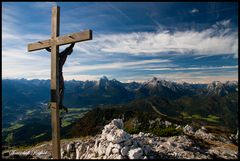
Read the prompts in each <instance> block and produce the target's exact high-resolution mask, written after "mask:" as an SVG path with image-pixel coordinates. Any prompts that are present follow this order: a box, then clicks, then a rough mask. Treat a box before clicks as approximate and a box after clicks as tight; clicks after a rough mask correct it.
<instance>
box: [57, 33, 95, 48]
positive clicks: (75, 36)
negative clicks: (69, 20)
mask: <svg viewBox="0 0 240 161" xmlns="http://www.w3.org/2000/svg"><path fill="white" fill-rule="evenodd" d="M87 40H92V30H85V31H82V32H76V33H72V34H69V35H65V36H60V37H58V38H57V45H66V44H70V43H73V42H75V43H76V42H81V41H87Z"/></svg>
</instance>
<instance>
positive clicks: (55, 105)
mask: <svg viewBox="0 0 240 161" xmlns="http://www.w3.org/2000/svg"><path fill="white" fill-rule="evenodd" d="M59 17H60V8H59V7H58V6H57V7H53V8H52V41H51V109H52V111H51V112H52V113H51V115H52V120H51V122H52V148H53V149H52V152H53V158H54V159H61V155H60V122H59V62H58V54H59V46H58V45H57V44H56V40H57V37H58V36H59V24H60V22H59Z"/></svg>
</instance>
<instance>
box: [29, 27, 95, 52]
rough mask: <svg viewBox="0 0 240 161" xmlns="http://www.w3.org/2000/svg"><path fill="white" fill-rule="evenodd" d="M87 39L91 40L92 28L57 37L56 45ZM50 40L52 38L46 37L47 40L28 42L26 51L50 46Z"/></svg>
mask: <svg viewBox="0 0 240 161" xmlns="http://www.w3.org/2000/svg"><path fill="white" fill-rule="evenodd" d="M87 40H92V30H85V31H82V32H77V33H73V34H69V35H65V36H60V37H57V39H56V45H66V44H70V43H73V42H75V43H76V42H81V41H87ZM51 41H53V40H52V39H48V40H44V41H38V42H36V43H31V44H28V51H35V50H40V49H45V48H47V47H51Z"/></svg>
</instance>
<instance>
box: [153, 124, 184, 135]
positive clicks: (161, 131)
mask: <svg viewBox="0 0 240 161" xmlns="http://www.w3.org/2000/svg"><path fill="white" fill-rule="evenodd" d="M151 132H152V133H153V134H155V135H157V136H175V135H180V134H181V133H182V130H181V129H176V128H175V127H173V126H170V127H166V128H156V127H155V128H153V129H152V130H151Z"/></svg>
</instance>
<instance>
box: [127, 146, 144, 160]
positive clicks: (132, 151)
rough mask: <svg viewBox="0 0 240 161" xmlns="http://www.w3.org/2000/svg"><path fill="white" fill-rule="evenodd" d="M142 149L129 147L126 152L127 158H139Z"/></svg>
mask: <svg viewBox="0 0 240 161" xmlns="http://www.w3.org/2000/svg"><path fill="white" fill-rule="evenodd" d="M142 155H143V151H142V149H141V148H134V149H130V150H129V152H128V157H129V159H141V158H142V157H143V156H142Z"/></svg>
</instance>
